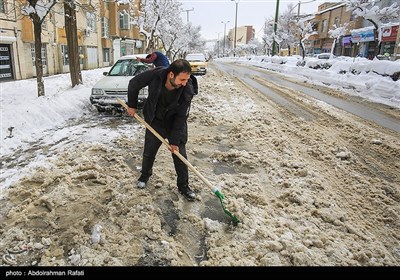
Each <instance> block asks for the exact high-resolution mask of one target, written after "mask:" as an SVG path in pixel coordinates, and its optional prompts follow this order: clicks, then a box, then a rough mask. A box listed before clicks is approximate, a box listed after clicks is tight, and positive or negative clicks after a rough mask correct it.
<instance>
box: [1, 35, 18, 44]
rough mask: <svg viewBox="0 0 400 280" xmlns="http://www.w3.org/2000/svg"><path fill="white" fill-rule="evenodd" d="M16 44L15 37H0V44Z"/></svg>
mask: <svg viewBox="0 0 400 280" xmlns="http://www.w3.org/2000/svg"><path fill="white" fill-rule="evenodd" d="M15 42H17V37H15V36H0V43H15Z"/></svg>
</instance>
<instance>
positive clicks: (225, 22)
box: [221, 20, 230, 57]
mask: <svg viewBox="0 0 400 280" xmlns="http://www.w3.org/2000/svg"><path fill="white" fill-rule="evenodd" d="M228 22H230V21H229V20H228V21H221V23H223V24H224V49H223V53H222V56H223V57H225V37H226V36H225V34H226V24H227V23H228Z"/></svg>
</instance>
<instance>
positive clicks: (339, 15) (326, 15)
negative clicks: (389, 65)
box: [309, 1, 400, 59]
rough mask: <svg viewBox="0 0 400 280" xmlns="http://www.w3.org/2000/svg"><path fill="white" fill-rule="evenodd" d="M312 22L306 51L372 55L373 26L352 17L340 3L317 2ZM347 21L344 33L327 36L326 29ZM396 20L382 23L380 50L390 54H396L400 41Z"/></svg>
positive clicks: (399, 47)
mask: <svg viewBox="0 0 400 280" xmlns="http://www.w3.org/2000/svg"><path fill="white" fill-rule="evenodd" d="M381 4H382V5H384V6H383V7H387V6H388V5H389V4H391V1H385V3H383V2H382V3H381ZM311 21H312V22H313V24H314V30H315V31H316V32H317V34H316V35H312V36H311V37H310V38H309V40H310V42H309V43H310V45H311V47H310V52H312V53H323V52H331V50H332V48H333V47H334V54H335V55H337V56H362V57H366V58H370V59H372V58H373V57H374V55H375V53H376V48H378V42H377V40H376V38H375V32H374V31H375V27H374V26H373V25H372V24H371V23H370V22H369V21H366V20H364V19H362V18H356V17H355V16H354V15H352V12H351V11H347V8H346V5H345V4H344V3H337V2H336V3H335V2H333V3H330V2H327V3H323V4H321V5H319V6H318V11H317V13H316V14H315V18H314V19H312V20H311ZM344 24H347V27H346V31H345V34H344V36H342V37H341V38H339V40H337V41H336V44H335V46H333V45H332V44H333V42H334V39H333V38H330V36H329V33H328V31H329V30H330V29H332V28H333V26H334V25H336V26H343V25H344ZM398 28H399V23H398V22H395V23H390V24H389V23H388V24H384V26H383V27H382V46H381V49H380V53H382V54H383V53H387V54H389V55H390V56H391V57H393V58H396V57H397V58H400V57H399V56H400V41H399V34H398Z"/></svg>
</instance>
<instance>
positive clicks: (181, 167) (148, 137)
mask: <svg viewBox="0 0 400 280" xmlns="http://www.w3.org/2000/svg"><path fill="white" fill-rule="evenodd" d="M151 126H152V127H153V129H154V130H155V131H157V132H158V133H159V134H160V135H161V136H162V137H163V138H164V139H165V138H166V137H167V133H166V129H165V128H164V127H163V126H162V125H160V124H159V123H158V122H157V121H155V122H152V124H151ZM161 144H162V142H161V141H160V140H159V139H158V138H157V137H156V136H155V135H154V134H153V133H152V132H151V131H150V130H148V129H146V134H145V137H144V151H143V160H142V171H141V173H142V175H141V176H140V178H139V181H142V182H145V183H147V181H148V180H149V178H150V176H151V175H152V174H153V164H154V160H155V158H156V155H157V152H158V149H159V148H160V146H161ZM178 147H179V153H180V154H181V155H182V156H183V157H184V158H186V159H187V155H186V145H185V144H183V143H180V144H179V145H178ZM172 158H173V160H174V166H175V171H176V174H177V186H178V188H179V189H184V188H185V187H186V186H188V185H189V173H188V167H187V166H186V164H185V163H183V162H182V161H181V160H180V159H179V158H178V157H177V156H176V155H175V154H172Z"/></svg>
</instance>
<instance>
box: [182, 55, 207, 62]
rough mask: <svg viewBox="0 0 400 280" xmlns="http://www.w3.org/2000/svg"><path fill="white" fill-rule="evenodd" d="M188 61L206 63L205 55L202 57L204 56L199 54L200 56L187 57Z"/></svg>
mask: <svg viewBox="0 0 400 280" xmlns="http://www.w3.org/2000/svg"><path fill="white" fill-rule="evenodd" d="M186 60H187V61H206V59H205V57H204V55H202V54H198V55H195V54H193V55H192V54H189V55H188V56H186Z"/></svg>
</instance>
